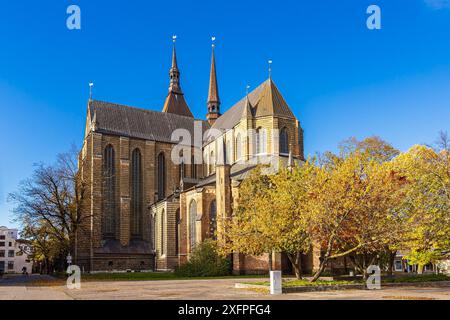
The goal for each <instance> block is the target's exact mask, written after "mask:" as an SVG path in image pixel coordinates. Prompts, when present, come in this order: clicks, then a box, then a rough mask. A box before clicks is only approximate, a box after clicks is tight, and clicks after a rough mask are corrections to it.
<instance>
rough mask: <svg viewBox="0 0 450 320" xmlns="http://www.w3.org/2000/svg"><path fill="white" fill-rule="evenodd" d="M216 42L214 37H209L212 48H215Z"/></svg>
mask: <svg viewBox="0 0 450 320" xmlns="http://www.w3.org/2000/svg"><path fill="white" fill-rule="evenodd" d="M215 41H216V37H214V36H212V37H211V42H212V47H213V48H214V47H215V46H216V44H215V43H214V42H215Z"/></svg>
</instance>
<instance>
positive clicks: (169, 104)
mask: <svg viewBox="0 0 450 320" xmlns="http://www.w3.org/2000/svg"><path fill="white" fill-rule="evenodd" d="M162 112H164V113H172V114H178V115H181V116H185V117H190V118H193V117H194V116H193V115H192V113H191V110H189V107H188V105H187V103H186V100H185V99H184V95H183V94H182V93H176V92H173V91H170V92H169V94H168V95H167V98H166V101H165V102H164V107H163V111H162Z"/></svg>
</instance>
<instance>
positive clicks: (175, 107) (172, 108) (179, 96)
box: [163, 36, 193, 118]
mask: <svg viewBox="0 0 450 320" xmlns="http://www.w3.org/2000/svg"><path fill="white" fill-rule="evenodd" d="M176 39H177V36H173V37H172V41H173V48H172V66H171V67H170V71H169V76H170V85H169V94H168V95H167V98H166V102H165V103H164V108H163V112H167V113H175V114H179V115H182V116H187V117H191V118H193V115H192V113H191V111H190V110H189V107H188V105H187V103H186V100H185V99H184V95H183V91H182V90H181V86H180V70H179V69H178V63H177V50H176V45H175V42H176Z"/></svg>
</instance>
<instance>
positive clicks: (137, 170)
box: [131, 149, 143, 238]
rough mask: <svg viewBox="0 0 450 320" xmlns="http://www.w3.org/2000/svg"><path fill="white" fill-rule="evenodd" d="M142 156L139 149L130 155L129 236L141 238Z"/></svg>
mask: <svg viewBox="0 0 450 320" xmlns="http://www.w3.org/2000/svg"><path fill="white" fill-rule="evenodd" d="M142 186H143V183H142V156H141V151H140V150H139V149H134V150H133V153H132V154H131V236H132V237H134V238H140V237H141V236H142V193H143V192H142Z"/></svg>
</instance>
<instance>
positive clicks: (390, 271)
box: [388, 251, 397, 276]
mask: <svg viewBox="0 0 450 320" xmlns="http://www.w3.org/2000/svg"><path fill="white" fill-rule="evenodd" d="M396 255H397V251H390V252H389V265H388V275H390V276H393V275H394V262H395V256H396Z"/></svg>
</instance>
